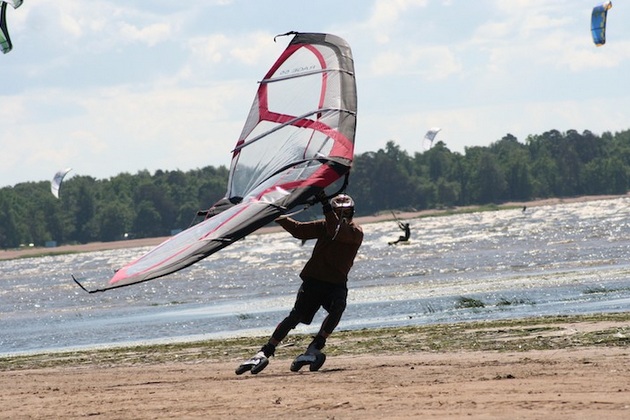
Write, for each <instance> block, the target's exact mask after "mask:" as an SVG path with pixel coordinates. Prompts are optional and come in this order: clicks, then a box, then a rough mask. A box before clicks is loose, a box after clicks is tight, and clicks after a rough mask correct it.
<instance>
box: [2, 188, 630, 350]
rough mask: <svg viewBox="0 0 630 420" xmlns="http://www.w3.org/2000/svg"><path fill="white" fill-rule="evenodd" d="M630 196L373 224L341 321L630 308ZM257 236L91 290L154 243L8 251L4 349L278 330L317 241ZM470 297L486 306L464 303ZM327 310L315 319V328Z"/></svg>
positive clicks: (381, 322) (345, 324) (352, 324)
mask: <svg viewBox="0 0 630 420" xmlns="http://www.w3.org/2000/svg"><path fill="white" fill-rule="evenodd" d="M629 204H630V199H629V198H626V197H623V198H617V199H612V200H601V201H591V202H587V203H571V204H558V205H550V206H542V207H531V208H528V209H527V210H526V211H524V212H523V211H521V209H514V210H501V211H491V212H479V213H469V214H459V215H451V216H439V217H428V218H420V219H412V220H410V225H411V232H412V236H411V241H410V243H409V244H404V245H396V246H389V245H388V244H387V242H388V241H390V240H393V239H396V238H397V237H398V236H399V234H400V231H399V230H398V227H397V225H396V223H395V222H393V221H388V222H379V223H372V224H365V225H363V229H364V232H365V239H364V242H363V246H362V247H361V249H360V251H359V255H358V257H357V259H356V261H355V265H354V267H353V269H352V272H351V275H350V283H349V287H350V294H349V300H348V308H347V309H346V312H345V314H344V317H343V319H342V321H341V323H340V325H339V327H338V329H359V328H366V327H378V326H401V325H416V324H429V323H441V322H459V321H469V320H492V319H503V318H512V319H513V318H522V317H530V316H540V315H567V314H587V313H598V312H619V311H627V310H629V309H630V283H629V282H628V277H629V273H630V264H629V263H628V256H629V255H630V206H629ZM300 244H301V242H300V241H298V240H296V239H293V238H292V237H290V235H289V234H287V233H285V232H281V233H273V234H265V235H256V234H254V235H250V236H249V237H247V238H245V239H243V240H242V241H239V242H237V243H235V244H233V245H231V246H230V247H228V248H225V249H224V250H222V251H220V252H219V253H217V254H216V255H214V256H211V257H209V258H207V259H206V260H204V261H202V262H200V263H198V264H196V265H194V266H192V267H190V268H188V269H185V270H183V271H180V272H178V273H175V274H173V275H170V276H167V277H165V278H162V279H157V280H152V281H149V282H147V283H142V284H138V285H133V286H130V287H125V288H121V289H115V290H111V291H108V292H104V293H95V294H87V293H85V292H84V291H83V290H81V289H80V288H79V287H77V286H76V285H75V284H74V283H73V281H72V279H71V277H70V275H71V274H72V273H74V274H75V275H77V276H79V277H81V278H82V279H85V280H84V281H85V283H86V285H87V287H88V288H97V287H102V286H103V285H105V284H106V282H107V280H108V279H109V278H110V277H111V275H112V272H113V270H114V269H115V268H117V267H120V266H122V265H124V264H126V263H128V262H129V261H131V260H133V259H134V258H137V257H138V256H140V255H142V254H143V253H144V252H146V251H148V250H149V248H133V249H122V250H111V251H99V252H91V253H83V254H69V255H60V256H49V257H40V258H27V259H19V260H10V261H0V285H1V287H0V355H9V354H24V353H33V352H44V351H55V350H74V349H80V348H95V347H107V346H112V345H128V344H138V343H155V342H173V341H188V340H201V339H206V338H214V337H235V336H246V335H263V336H266V335H268V334H270V333H271V331H272V330H273V328H275V326H276V325H277V323H278V322H279V321H280V320H281V319H282V318H283V317H284V316H286V315H287V314H288V311H289V310H290V308H291V306H292V305H293V300H294V298H295V293H296V291H297V289H298V287H299V284H300V279H299V277H298V274H299V272H300V270H301V268H302V266H303V265H304V263H305V262H306V260H307V259H308V257H309V255H310V253H311V250H312V245H313V242H312V241H309V242H307V243H306V244H305V245H304V246H301V245H300ZM462 298H473V299H477V300H479V301H481V302H483V304H484V305H485V306H484V307H481V308H461V307H460V305H459V303H460V301H461V299H462ZM323 317H324V313H323V311H320V313H319V314H318V316H317V317H316V318H315V320H314V321H313V324H312V325H311V326H304V325H300V326H298V328H297V329H296V331H297V332H309V333H310V332H314V331H316V330H317V329H318V328H319V324H320V323H321V320H322V319H323Z"/></svg>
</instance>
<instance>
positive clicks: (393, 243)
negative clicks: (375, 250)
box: [388, 222, 411, 245]
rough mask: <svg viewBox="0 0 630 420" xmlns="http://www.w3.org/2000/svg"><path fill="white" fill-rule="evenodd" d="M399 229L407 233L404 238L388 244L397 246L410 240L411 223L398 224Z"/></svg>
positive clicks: (401, 237)
mask: <svg viewBox="0 0 630 420" xmlns="http://www.w3.org/2000/svg"><path fill="white" fill-rule="evenodd" d="M398 227H399V228H400V230H402V231H404V232H405V233H404V234H403V235H402V236H399V237H398V239H397V240H395V241H392V242H388V244H390V245H396V244H397V243H398V242H407V241H408V240H409V237H410V236H411V229H410V228H409V223H406V222H405V223H403V222H398Z"/></svg>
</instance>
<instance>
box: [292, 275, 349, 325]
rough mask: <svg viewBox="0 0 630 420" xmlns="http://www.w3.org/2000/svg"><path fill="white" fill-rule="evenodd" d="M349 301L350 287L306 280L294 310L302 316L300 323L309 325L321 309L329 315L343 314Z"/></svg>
mask: <svg viewBox="0 0 630 420" xmlns="http://www.w3.org/2000/svg"><path fill="white" fill-rule="evenodd" d="M347 299H348V287H347V286H346V285H345V284H332V283H327V282H324V281H319V280H314V279H305V280H304V281H303V282H302V285H301V286H300V290H298V294H297V298H296V299H295V306H294V307H293V310H294V311H295V312H296V313H297V314H298V315H299V316H300V322H302V323H304V324H307V325H308V324H310V323H311V322H312V321H313V317H314V316H315V314H316V313H317V311H318V310H319V308H324V309H325V310H326V311H327V312H328V313H331V311H335V310H336V311H340V312H341V313H343V311H344V309H345V308H346V300H347ZM341 313H340V314H339V316H341Z"/></svg>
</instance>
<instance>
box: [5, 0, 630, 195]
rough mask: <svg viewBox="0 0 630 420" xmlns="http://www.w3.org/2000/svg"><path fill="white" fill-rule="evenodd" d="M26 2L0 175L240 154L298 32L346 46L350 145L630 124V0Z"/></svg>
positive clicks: (219, 160)
mask: <svg viewBox="0 0 630 420" xmlns="http://www.w3.org/2000/svg"><path fill="white" fill-rule="evenodd" d="M598 2H599V0H589V1H585V0H509V1H505V0H474V1H471V0H309V1H305V0H188V1H186V2H178V1H173V0H168V1H166V0H151V1H141V0H125V1H111V0H107V1H102V0H63V1H58V0H24V3H23V4H22V6H21V7H19V8H18V9H15V10H14V9H13V8H11V7H9V8H8V10H7V26H8V30H9V33H10V36H11V40H12V42H13V50H12V51H11V52H9V53H8V54H5V55H2V56H0V188H2V187H5V186H14V185H16V184H18V183H22V182H31V181H34V182H38V181H47V180H50V179H51V178H52V176H53V175H54V173H55V172H56V171H57V170H59V169H62V168H66V167H72V168H73V171H72V172H71V173H70V175H69V176H71V175H77V174H78V175H84V176H91V177H94V178H97V179H108V178H110V177H114V176H116V175H118V174H120V173H123V172H126V173H130V174H135V173H137V172H138V171H142V170H148V171H150V172H151V173H153V172H154V171H156V170H178V169H179V170H183V171H187V170H192V169H197V168H202V167H205V166H208V165H212V166H220V165H225V166H229V164H230V157H231V155H230V151H231V150H232V148H233V146H234V145H235V143H236V140H237V139H238V136H239V134H240V132H241V129H242V126H243V123H244V122H245V118H246V116H247V114H248V112H249V108H250V106H251V102H252V100H253V98H254V93H255V91H256V88H257V83H256V82H257V81H258V80H260V79H261V78H262V76H263V75H264V74H265V73H266V72H267V70H268V68H269V67H270V66H271V65H272V64H273V62H274V61H275V60H276V58H277V57H278V55H279V54H280V53H281V52H282V51H283V50H284V48H285V47H286V46H287V44H288V42H289V41H290V37H281V38H278V39H277V41H276V42H274V36H275V35H278V34H282V33H285V32H288V31H299V32H327V33H332V34H335V35H338V36H341V37H342V38H344V39H345V40H346V41H347V42H348V43H349V44H350V46H351V48H352V52H353V56H354V61H355V71H356V80H357V91H358V117H357V135H356V142H355V153H364V152H369V151H377V150H379V149H383V148H384V147H385V145H386V143H387V142H388V141H390V140H391V141H394V142H395V143H396V144H397V145H398V146H400V148H401V149H403V150H405V151H406V152H407V153H409V154H410V155H413V154H415V153H416V152H423V150H424V149H423V146H422V138H423V137H424V134H425V133H426V131H427V130H428V129H429V128H431V127H441V128H442V131H441V132H440V133H439V134H438V136H437V137H436V141H437V140H441V141H443V142H444V143H445V144H446V146H447V147H448V148H449V149H450V150H451V151H453V152H459V153H465V148H466V147H470V146H489V145H490V144H492V143H493V142H496V141H498V140H500V139H501V138H503V137H504V136H506V135H507V134H511V135H513V136H516V138H517V139H518V140H519V141H520V142H522V143H524V142H525V140H526V138H527V136H529V135H538V134H542V133H544V132H546V131H549V130H559V131H561V132H566V131H567V130H577V131H578V132H583V131H584V130H589V131H591V132H593V133H595V134H596V135H601V134H602V133H603V132H612V133H615V132H619V131H623V130H627V129H630V83H629V82H628V77H629V76H628V75H630V24H629V22H630V2H626V1H624V2H622V1H616V2H613V8H612V9H610V11H609V13H608V26H607V43H606V45H604V46H602V47H595V45H594V44H593V42H592V39H591V34H590V15H591V10H592V8H593V6H595V5H596V4H597V3H598Z"/></svg>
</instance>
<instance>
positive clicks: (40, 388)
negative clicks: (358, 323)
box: [0, 313, 630, 420]
mask: <svg viewBox="0 0 630 420" xmlns="http://www.w3.org/2000/svg"><path fill="white" fill-rule="evenodd" d="M619 319H623V320H622V321H621V320H619ZM619 319H618V320H616V321H615V320H613V321H610V320H607V321H604V320H602V321H587V320H585V321H582V322H570V323H563V324H560V325H555V326H554V325H547V324H545V325H544V327H542V326H541V325H540V324H538V325H534V324H532V325H527V324H524V325H520V326H518V328H515V329H512V328H509V327H507V328H506V327H505V326H499V327H497V326H494V327H492V326H488V328H481V329H480V328H477V329H476V330H474V331H473V330H466V329H464V330H450V331H448V333H446V334H441V335H440V336H442V337H443V338H445V337H449V339H454V341H455V343H456V346H463V347H464V348H463V349H459V350H456V349H454V348H453V347H452V346H450V347H449V348H448V350H446V351H435V350H431V345H432V344H435V343H434V342H433V341H434V340H436V338H433V339H430V338H429V336H430V335H431V334H429V336H427V335H426V334H423V333H422V331H423V330H422V329H420V330H419V331H413V330H407V331H405V332H404V333H401V332H396V331H392V330H389V331H387V332H385V333H383V332H380V334H379V333H377V332H374V333H373V334H372V333H371V332H370V331H367V332H365V333H364V334H363V336H362V337H361V339H360V340H357V339H352V338H351V337H349V336H347V335H346V334H344V333H343V332H340V333H339V334H335V335H334V336H333V337H334V338H332V337H331V340H330V352H329V357H328V360H327V362H326V364H325V365H324V366H323V367H322V369H321V370H320V371H319V372H309V371H308V370H307V369H303V370H302V371H300V372H298V373H293V372H290V371H289V365H290V363H291V360H292V357H293V356H294V355H295V354H296V353H297V352H298V351H299V348H301V346H300V347H299V348H298V346H293V347H287V348H283V349H279V350H278V351H277V354H276V357H275V358H273V359H272V360H271V363H270V365H269V366H268V367H267V368H266V369H265V370H264V371H263V372H261V373H259V374H258V375H251V374H249V373H246V374H244V375H242V376H237V375H235V373H234V369H235V368H236V366H237V365H238V363H239V361H240V360H242V359H243V358H244V357H245V356H246V355H248V354H251V353H252V351H254V350H256V347H255V346H256V345H257V344H259V343H260V342H261V341H262V339H250V341H249V345H245V346H243V345H237V344H235V343H227V344H225V345H224V347H223V348H222V350H221V351H220V352H218V353H212V352H211V351H210V350H208V349H206V348H204V346H203V345H197V346H196V347H195V346H193V347H188V348H172V349H166V348H161V349H154V348H135V349H126V350H124V351H122V352H118V353H116V354H113V353H100V352H93V353H88V354H84V353H75V354H64V355H62V356H57V359H63V360H61V364H60V365H57V364H56V363H58V362H59V361H58V360H57V362H55V363H53V365H52V366H51V367H45V366H46V365H47V363H48V362H49V361H48V360H47V358H50V359H55V356H54V355H46V356H40V357H38V358H37V359H36V360H32V359H28V358H26V359H24V360H19V359H18V360H17V361H9V362H8V363H7V362H6V361H3V360H2V359H0V363H1V365H0V366H2V368H1V369H0V381H1V382H2V383H3V384H4V385H5V386H4V387H3V391H2V393H1V394H0V402H1V404H2V416H1V417H3V418H11V419H19V418H25V419H26V418H28V419H50V418H64V419H78V418H86V417H89V418H102V419H131V418H133V419H167V418H177V419H180V418H183V419H188V418H204V419H206V418H213V419H215V418H216V419H251V418H257V419H277V418H287V419H295V418H304V419H385V418H386V419H418V418H432V419H461V418H473V419H508V418H509V419H571V420H573V419H626V418H630V380H629V379H628V378H630V348H629V347H628V345H629V344H630V341H629V339H630V326H629V322H628V319H630V316H629V315H628V314H627V313H626V314H625V315H624V316H623V317H622V318H619ZM433 333H435V331H433V332H432V334H433ZM434 337H435V336H434ZM593 337H597V338H595V339H594V338H593ZM398 340H401V343H399V345H398V346H397V347H396V349H394V347H392V346H391V345H392V344H393V343H394V342H396V341H398ZM437 340H439V339H437ZM367 343H373V344H374V348H373V349H372V350H370V351H366V350H365V345H366V344H367ZM477 344H478V345H479V348H480V350H471V349H474V348H475V347H476V346H477ZM208 345H209V346H210V345H211V344H208ZM327 347H328V346H327ZM368 347H369V346H368ZM549 347H551V348H549ZM362 348H363V350H360V349H362ZM501 348H503V349H507V350H500V349H501ZM528 348H532V349H531V350H524V351H523V350H522V349H528ZM540 348H549V349H547V350H540ZM379 349H380V350H379ZM180 359H181V361H180ZM10 366H13V367H12V368H11V367H10ZM42 366H43V367H42Z"/></svg>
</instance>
